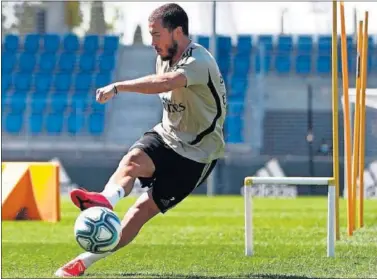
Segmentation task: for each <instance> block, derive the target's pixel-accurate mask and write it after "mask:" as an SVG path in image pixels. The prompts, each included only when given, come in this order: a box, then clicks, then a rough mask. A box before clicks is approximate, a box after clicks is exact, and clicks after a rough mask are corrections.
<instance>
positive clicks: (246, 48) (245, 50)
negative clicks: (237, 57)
mask: <svg viewBox="0 0 377 279" xmlns="http://www.w3.org/2000/svg"><path fill="white" fill-rule="evenodd" d="M252 43H253V41H252V37H251V36H249V35H239V36H238V37H237V54H243V55H246V56H247V55H249V54H250V52H251V49H252Z"/></svg>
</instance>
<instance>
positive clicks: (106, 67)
mask: <svg viewBox="0 0 377 279" xmlns="http://www.w3.org/2000/svg"><path fill="white" fill-rule="evenodd" d="M99 68H100V71H101V72H109V71H110V72H111V71H112V70H113V69H114V68H115V56H114V55H101V56H100V58H99Z"/></svg>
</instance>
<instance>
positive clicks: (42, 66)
mask: <svg viewBox="0 0 377 279" xmlns="http://www.w3.org/2000/svg"><path fill="white" fill-rule="evenodd" d="M55 64H56V55H55V54H53V53H42V54H41V56H40V60H39V71H40V72H43V73H51V72H53V71H54V69H55Z"/></svg>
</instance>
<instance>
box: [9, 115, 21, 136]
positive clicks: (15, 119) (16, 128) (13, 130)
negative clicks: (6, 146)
mask: <svg viewBox="0 0 377 279" xmlns="http://www.w3.org/2000/svg"><path fill="white" fill-rule="evenodd" d="M22 123H23V114H21V113H14V112H10V113H8V114H7V116H6V122H5V130H6V131H7V132H8V133H10V134H18V133H19V132H20V131H21V129H22Z"/></svg>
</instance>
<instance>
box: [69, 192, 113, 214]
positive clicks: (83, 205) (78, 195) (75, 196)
mask: <svg viewBox="0 0 377 279" xmlns="http://www.w3.org/2000/svg"><path fill="white" fill-rule="evenodd" d="M71 200H72V202H73V203H74V204H75V205H76V206H77V207H78V208H80V210H81V211H83V210H85V209H88V208H90V207H94V206H102V207H106V208H108V209H110V210H113V207H112V205H111V204H110V202H109V201H108V200H107V199H106V198H105V197H104V196H103V195H102V194H100V193H96V192H88V191H86V190H83V189H75V190H73V191H72V192H71Z"/></svg>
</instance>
